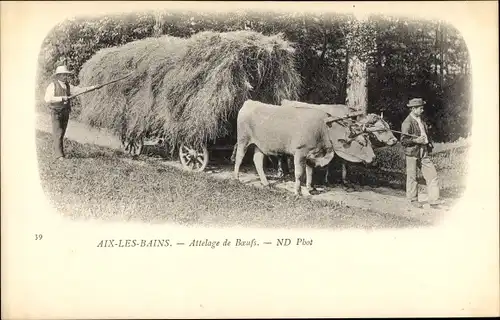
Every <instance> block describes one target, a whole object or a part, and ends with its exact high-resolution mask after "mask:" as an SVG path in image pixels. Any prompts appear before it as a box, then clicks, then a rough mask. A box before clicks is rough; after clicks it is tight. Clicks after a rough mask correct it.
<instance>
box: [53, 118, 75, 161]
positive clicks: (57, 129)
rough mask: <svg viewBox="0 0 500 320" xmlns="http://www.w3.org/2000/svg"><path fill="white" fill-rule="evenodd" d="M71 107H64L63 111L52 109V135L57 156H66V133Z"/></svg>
mask: <svg viewBox="0 0 500 320" xmlns="http://www.w3.org/2000/svg"><path fill="white" fill-rule="evenodd" d="M69 113H70V109H69V108H64V109H63V110H61V111H54V110H52V111H51V119H52V137H53V141H54V152H55V156H56V158H59V157H64V145H63V141H64V134H65V133H66V128H67V127H68V120H69Z"/></svg>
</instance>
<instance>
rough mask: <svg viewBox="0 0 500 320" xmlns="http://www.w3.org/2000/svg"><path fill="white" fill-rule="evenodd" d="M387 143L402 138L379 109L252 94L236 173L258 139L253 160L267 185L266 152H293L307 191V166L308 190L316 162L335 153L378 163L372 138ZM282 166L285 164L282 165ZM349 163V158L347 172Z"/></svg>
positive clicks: (243, 116)
mask: <svg viewBox="0 0 500 320" xmlns="http://www.w3.org/2000/svg"><path fill="white" fill-rule="evenodd" d="M371 138H373V139H375V140H377V141H379V142H381V143H383V144H385V145H389V146H391V145H394V144H395V143H396V142H397V139H396V137H394V135H393V134H392V131H391V130H390V128H389V125H388V124H387V122H385V121H384V120H383V119H382V116H378V115H376V114H366V115H365V114H363V113H361V112H354V110H352V109H350V108H348V107H347V106H346V105H327V104H309V103H303V102H298V101H290V100H283V101H282V103H281V106H277V105H270V104H265V103H262V102H258V101H253V100H247V101H245V103H244V104H243V106H242V108H241V109H240V111H239V113H238V118H237V143H236V145H235V147H234V150H233V155H232V160H233V161H234V163H235V164H234V177H235V178H236V179H238V178H239V169H240V166H241V162H242V160H243V157H244V156H245V153H246V151H247V148H248V147H249V146H250V145H254V147H255V148H254V156H253V161H254V164H255V168H256V170H257V173H258V175H259V178H260V180H261V182H262V184H263V185H264V186H269V182H268V181H267V178H266V175H265V174H264V169H263V164H264V156H278V157H280V160H279V161H278V163H279V164H281V163H282V159H283V156H287V155H288V156H293V159H294V173H295V187H294V193H295V194H296V195H299V194H300V193H301V180H302V177H303V173H304V168H305V172H306V188H305V191H304V195H310V191H311V190H312V174H313V169H314V167H325V166H326V165H328V164H329V163H330V161H331V160H332V159H333V157H334V156H335V155H337V156H339V157H340V158H342V159H344V160H346V161H348V162H355V163H365V164H369V163H372V162H373V161H374V159H375V153H374V151H373V148H372V143H371V141H370V139H371ZM280 168H281V166H280ZM345 173H346V167H345V163H344V164H343V178H344V179H345Z"/></svg>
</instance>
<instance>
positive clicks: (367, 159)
mask: <svg viewBox="0 0 500 320" xmlns="http://www.w3.org/2000/svg"><path fill="white" fill-rule="evenodd" d="M325 123H326V124H327V131H328V136H329V138H330V141H331V143H332V144H333V148H334V151H335V153H336V154H337V155H338V156H340V157H341V158H343V159H345V160H347V161H350V162H363V163H366V164H368V163H372V162H373V160H375V153H374V152H373V148H372V145H371V142H370V139H369V138H368V137H367V134H366V133H363V132H362V130H363V128H362V126H360V125H357V124H355V123H354V122H353V121H349V120H347V121H344V120H342V121H338V119H337V118H332V117H328V118H327V119H325Z"/></svg>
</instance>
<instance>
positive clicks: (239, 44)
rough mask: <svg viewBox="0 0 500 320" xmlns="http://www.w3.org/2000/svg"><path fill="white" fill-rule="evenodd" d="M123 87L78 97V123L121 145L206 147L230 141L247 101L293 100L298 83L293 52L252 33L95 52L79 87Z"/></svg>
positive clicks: (157, 41)
mask: <svg viewBox="0 0 500 320" xmlns="http://www.w3.org/2000/svg"><path fill="white" fill-rule="evenodd" d="M130 71H134V73H133V74H132V76H130V77H128V78H126V79H125V80H123V81H119V82H116V83H113V84H111V85H109V86H105V87H103V88H102V89H100V90H97V91H94V92H92V93H88V94H86V95H82V96H81V106H82V107H81V108H82V109H81V110H80V121H82V122H84V123H87V124H89V125H91V126H93V127H100V128H106V129H108V130H111V131H112V132H114V133H115V134H117V135H119V136H120V137H121V139H122V142H124V143H135V142H138V141H140V140H142V139H144V138H151V137H156V138H162V139H164V140H165V141H168V142H169V143H170V144H172V145H176V144H177V143H180V142H183V143H189V144H195V145H201V144H206V143H207V142H208V141H215V139H217V138H220V137H223V136H225V135H228V134H233V133H234V131H235V128H234V126H231V125H230V124H231V122H232V121H231V119H233V120H234V119H235V118H236V115H237V112H238V111H239V109H240V108H241V106H242V105H243V102H244V101H245V100H247V99H254V100H259V101H262V102H267V103H274V104H279V103H280V102H281V100H282V99H290V100H296V99H298V91H299V88H300V85H301V80H300V76H299V74H298V72H297V71H296V68H295V58H294V50H293V47H292V45H291V44H290V43H289V42H287V41H285V40H284V39H283V38H282V36H281V35H274V36H264V35H262V34H260V33H257V32H252V31H236V32H228V33H215V32H201V33H198V34H196V35H194V36H192V37H191V38H189V39H182V38H175V37H171V36H163V37H160V38H147V39H143V40H138V41H134V42H130V43H127V44H125V45H122V46H120V47H114V48H107V49H103V50H101V51H99V52H97V53H96V54H95V55H94V56H93V57H92V58H91V59H89V60H88V61H87V62H85V64H84V65H83V66H82V69H81V71H80V75H79V76H80V82H81V83H82V84H84V85H94V84H100V83H104V82H106V81H109V80H113V79H115V78H119V77H121V76H124V75H126V74H128V73H129V72H130Z"/></svg>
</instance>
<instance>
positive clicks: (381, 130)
mask: <svg viewBox="0 0 500 320" xmlns="http://www.w3.org/2000/svg"><path fill="white" fill-rule="evenodd" d="M358 123H360V124H361V125H362V126H363V127H364V128H363V131H364V132H368V134H370V136H372V137H373V138H375V139H376V140H377V141H379V142H381V143H383V144H386V145H388V146H392V145H394V144H396V143H397V142H398V139H397V138H396V137H395V136H394V134H392V131H391V128H390V127H389V124H388V123H387V122H385V120H384V119H383V116H382V114H381V115H380V116H379V115H376V114H373V113H369V114H367V115H366V116H361V117H359V118H358Z"/></svg>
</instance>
